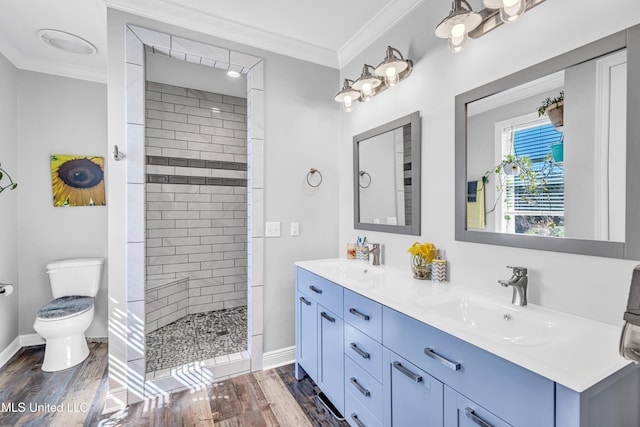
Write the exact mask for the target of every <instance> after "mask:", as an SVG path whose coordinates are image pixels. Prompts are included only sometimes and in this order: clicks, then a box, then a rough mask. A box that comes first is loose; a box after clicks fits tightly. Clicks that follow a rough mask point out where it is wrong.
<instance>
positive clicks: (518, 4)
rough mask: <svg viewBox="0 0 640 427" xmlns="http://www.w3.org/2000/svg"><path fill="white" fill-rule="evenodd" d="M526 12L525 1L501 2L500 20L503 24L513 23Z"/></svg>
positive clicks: (503, 0)
mask: <svg viewBox="0 0 640 427" xmlns="http://www.w3.org/2000/svg"><path fill="white" fill-rule="evenodd" d="M525 10H527V1H526V0H502V7H501V8H500V19H502V21H503V22H506V23H509V22H514V21H515V20H516V19H518V18H519V17H520V16H522V14H523V13H524V12H525Z"/></svg>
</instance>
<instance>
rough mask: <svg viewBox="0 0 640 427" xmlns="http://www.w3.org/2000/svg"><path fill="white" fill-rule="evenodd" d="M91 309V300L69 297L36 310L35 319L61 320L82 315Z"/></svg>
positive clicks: (56, 300)
mask: <svg viewBox="0 0 640 427" xmlns="http://www.w3.org/2000/svg"><path fill="white" fill-rule="evenodd" d="M92 307H93V298H92V297H85V296H78V295H71V296H66V297H60V298H56V299H54V300H53V301H51V302H50V303H48V304H45V305H43V306H42V307H40V309H39V310H38V314H37V317H38V318H40V319H45V320H55V319H62V318H64V317H71V316H75V315H77V314H81V313H84V312H85V311H88V310H90V309H91V308H92Z"/></svg>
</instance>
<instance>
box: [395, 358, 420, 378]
mask: <svg viewBox="0 0 640 427" xmlns="http://www.w3.org/2000/svg"><path fill="white" fill-rule="evenodd" d="M393 367H394V368H396V369H397V370H398V371H400V372H402V373H403V374H405V375H406V376H408V377H409V378H411V379H412V380H413V381H415V382H417V383H421V382H422V375H418V374H414V373H413V372H411V371H410V370H408V369H407V368H405V367H404V366H402V363H400V362H398V361H395V362H393Z"/></svg>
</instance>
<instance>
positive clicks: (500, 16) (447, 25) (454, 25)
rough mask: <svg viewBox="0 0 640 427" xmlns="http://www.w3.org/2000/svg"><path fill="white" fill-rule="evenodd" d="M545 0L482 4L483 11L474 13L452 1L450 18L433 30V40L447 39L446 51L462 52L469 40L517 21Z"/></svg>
mask: <svg viewBox="0 0 640 427" xmlns="http://www.w3.org/2000/svg"><path fill="white" fill-rule="evenodd" d="M544 1H545V0H482V5H483V6H484V9H482V10H480V11H479V12H474V11H473V10H472V8H471V6H470V5H469V3H468V2H467V1H466V0H453V3H452V4H451V11H450V12H449V15H448V16H447V17H446V18H444V19H443V20H442V22H440V24H438V26H437V27H436V31H435V33H436V36H438V37H440V38H443V39H448V41H449V50H451V52H453V53H459V52H462V50H463V49H464V47H465V46H466V45H467V41H468V38H469V37H471V38H472V39H477V38H479V37H482V36H483V35H485V34H487V33H488V32H489V31H491V30H493V29H495V28H497V27H499V26H500V25H502V24H503V23H505V22H506V23H510V22H514V21H516V20H517V19H518V18H519V17H520V16H522V14H523V13H525V12H526V11H527V10H529V9H532V8H534V7H536V6H537V5H539V4H540V3H542V2H544Z"/></svg>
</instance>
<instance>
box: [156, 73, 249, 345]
mask: <svg viewBox="0 0 640 427" xmlns="http://www.w3.org/2000/svg"><path fill="white" fill-rule="evenodd" d="M246 114H247V107H246V99H243V98H237V97H230V96H226V95H222V94H216V93H210V92H205V91H200V90H195V89H187V88H181V87H177V86H172V85H167V84H162V83H155V82H150V81H148V82H147V86H146V118H147V120H146V135H145V141H146V143H145V148H146V153H145V154H146V160H147V161H146V179H145V181H146V194H145V196H146V233H147V235H146V273H147V280H146V294H145V296H146V303H147V310H146V311H147V314H146V322H145V323H146V331H147V332H150V331H155V330H157V329H158V328H160V327H162V326H165V325H167V324H169V323H171V322H173V321H175V320H177V319H179V318H181V317H184V316H186V315H188V314H196V313H203V312H208V311H213V310H221V309H228V308H234V307H242V306H245V305H246V304H247V188H246V186H247V142H246V141H247V127H246V126H247V116H246Z"/></svg>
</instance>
